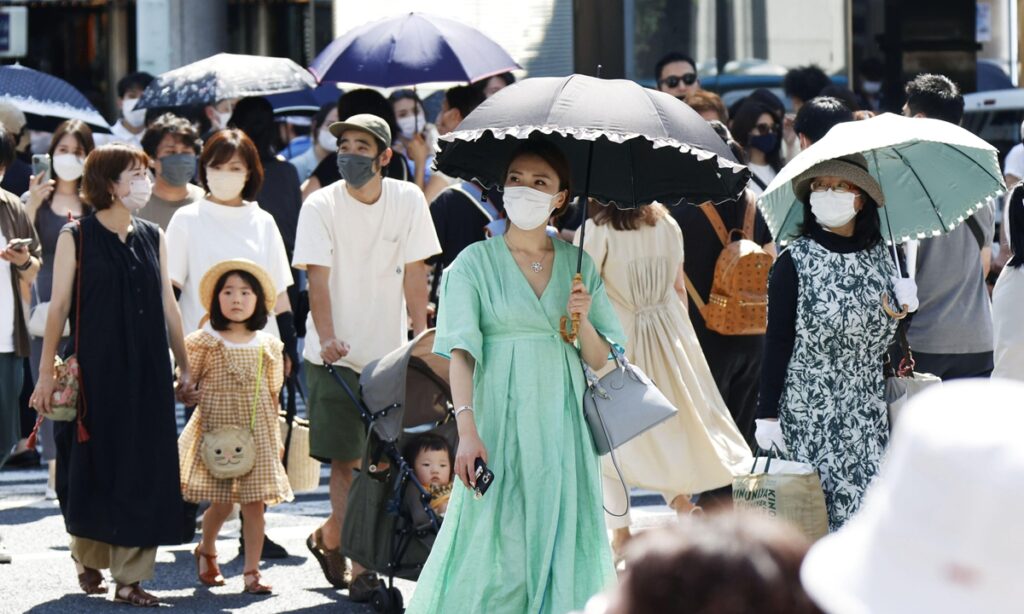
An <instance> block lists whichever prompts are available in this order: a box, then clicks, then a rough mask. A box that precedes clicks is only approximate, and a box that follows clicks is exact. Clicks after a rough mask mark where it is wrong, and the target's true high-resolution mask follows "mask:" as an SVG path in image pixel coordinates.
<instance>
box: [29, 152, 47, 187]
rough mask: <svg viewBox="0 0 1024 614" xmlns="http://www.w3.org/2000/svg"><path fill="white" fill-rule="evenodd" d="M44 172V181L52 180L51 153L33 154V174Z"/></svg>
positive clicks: (37, 174)
mask: <svg viewBox="0 0 1024 614" xmlns="http://www.w3.org/2000/svg"><path fill="white" fill-rule="evenodd" d="M40 173H42V174H43V181H49V180H50V154H34V155H33V156H32V175H33V176H35V177H38V176H39V175H40Z"/></svg>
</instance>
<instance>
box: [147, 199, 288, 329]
mask: <svg viewBox="0 0 1024 614" xmlns="http://www.w3.org/2000/svg"><path fill="white" fill-rule="evenodd" d="M232 258H248V259H249V260H252V261H253V262H255V263H257V264H259V265H260V266H262V267H263V268H264V269H266V271H267V273H268V274H269V275H270V279H271V280H273V282H274V285H275V286H276V288H275V290H277V293H278V294H280V293H282V292H284V291H285V289H286V288H287V287H288V286H290V285H292V283H293V280H292V272H291V269H290V268H289V266H288V255H287V254H286V253H285V251H284V240H283V239H282V238H281V232H280V231H279V230H278V229H277V224H275V223H274V218H273V217H271V215H270V214H269V213H267V212H266V211H264V210H263V209H260V207H259V205H257V204H256V203H255V202H245V203H243V204H242V206H240V207H229V206H227V205H218V204H216V203H212V202H210V201H208V200H206V199H203V200H200V201H199V202H195V203H192V204H191V205H185V206H184V207H182V208H181V209H178V211H177V212H175V214H174V217H172V218H171V223H170V224H168V225H167V269H168V274H169V275H170V277H171V281H172V282H174V284H175V285H177V286H179V287H180V288H181V300H180V305H181V319H182V322H183V323H184V325H185V334H186V335H187V334H189V333H191V332H192V331H195V330H198V329H199V320H200V319H202V317H203V316H204V315H206V311H207V306H204V305H202V304H201V302H200V297H199V281H200V280H201V279H202V278H203V275H204V274H206V272H207V271H208V270H210V267H212V266H213V265H215V264H217V263H218V262H223V261H224V260H230V259H232ZM264 330H265V331H266V332H268V333H270V334H271V335H274V336H275V337H280V333H279V332H278V330H277V320H275V319H274V317H273V314H271V316H270V318H268V319H267V327H266V328H265V329H264Z"/></svg>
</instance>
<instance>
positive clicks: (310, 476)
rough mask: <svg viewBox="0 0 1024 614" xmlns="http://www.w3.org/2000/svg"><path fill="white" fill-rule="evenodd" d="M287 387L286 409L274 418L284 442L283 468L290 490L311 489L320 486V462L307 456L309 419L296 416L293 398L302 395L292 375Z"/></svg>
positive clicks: (298, 491) (306, 490)
mask: <svg viewBox="0 0 1024 614" xmlns="http://www.w3.org/2000/svg"><path fill="white" fill-rule="evenodd" d="M286 390H287V408H288V409H287V411H283V412H281V413H280V414H278V419H277V421H278V424H279V425H280V427H281V442H282V443H283V444H284V468H285V471H286V472H287V473H288V483H289V484H291V487H292V492H294V493H303V492H310V491H313V490H316V489H317V488H318V487H319V486H320V461H318V460H316V459H315V458H312V457H311V456H310V455H309V421H308V420H303V419H302V418H299V417H298V416H296V415H295V414H296V411H297V409H296V400H295V397H296V396H297V394H302V388H300V387H299V385H298V383H297V382H296V378H295V375H292V376H291V377H289V378H288V381H287V388H286Z"/></svg>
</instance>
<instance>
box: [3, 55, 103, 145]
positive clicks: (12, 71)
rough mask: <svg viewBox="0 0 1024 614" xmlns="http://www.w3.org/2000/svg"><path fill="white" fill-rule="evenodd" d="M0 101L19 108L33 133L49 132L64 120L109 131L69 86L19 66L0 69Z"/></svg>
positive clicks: (80, 94)
mask: <svg viewBox="0 0 1024 614" xmlns="http://www.w3.org/2000/svg"><path fill="white" fill-rule="evenodd" d="M0 102H6V103H8V104H11V105H13V106H15V107H17V108H18V109H20V110H21V112H22V113H24V114H25V118H26V120H27V123H28V125H29V128H31V129H34V130H48V131H52V130H53V129H54V128H56V126H57V124H59V123H60V122H62V121H64V120H66V119H80V120H82V121H83V122H85V123H87V124H89V126H91V127H92V129H93V131H95V132H110V124H108V123H107V120H106V119H104V118H103V116H102V115H100V112H99V111H97V110H96V107H94V106H92V103H90V102H89V99H88V98H86V97H85V95H84V94H82V92H80V91H78V90H77V89H75V88H74V86H72V85H71V84H70V83H68V82H67V81H64V80H63V79H58V78H57V77H54V76H53V75H48V74H46V73H44V72H39V71H38V70H32V69H31V68H25V67H24V66H21V65H19V64H14V65H10V66H0Z"/></svg>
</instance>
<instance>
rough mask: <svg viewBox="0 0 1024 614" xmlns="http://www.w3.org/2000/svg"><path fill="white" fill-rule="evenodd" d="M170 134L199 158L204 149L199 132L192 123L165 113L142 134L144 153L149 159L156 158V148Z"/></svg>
mask: <svg viewBox="0 0 1024 614" xmlns="http://www.w3.org/2000/svg"><path fill="white" fill-rule="evenodd" d="M168 134H169V135H171V136H174V137H175V138H177V139H178V140H180V141H181V142H182V143H183V144H184V145H185V147H188V148H190V149H191V150H192V151H193V152H194V153H195V154H196V155H197V156H198V155H199V152H200V151H201V150H202V148H203V141H202V139H200V138H199V132H198V131H197V130H196V127H195V126H193V125H192V122H190V121H188V120H187V119H185V118H184V117H178V116H177V115H175V114H173V113H164V114H163V115H161V116H159V117H157V118H156V119H155V120H153V123H151V124H149V127H148V128H146V131H145V132H144V133H143V134H142V151H144V152H146V153H147V154H149V157H151V158H155V157H156V148H157V147H159V146H160V142H161V141H163V140H164V137H165V136H167V135H168Z"/></svg>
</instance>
